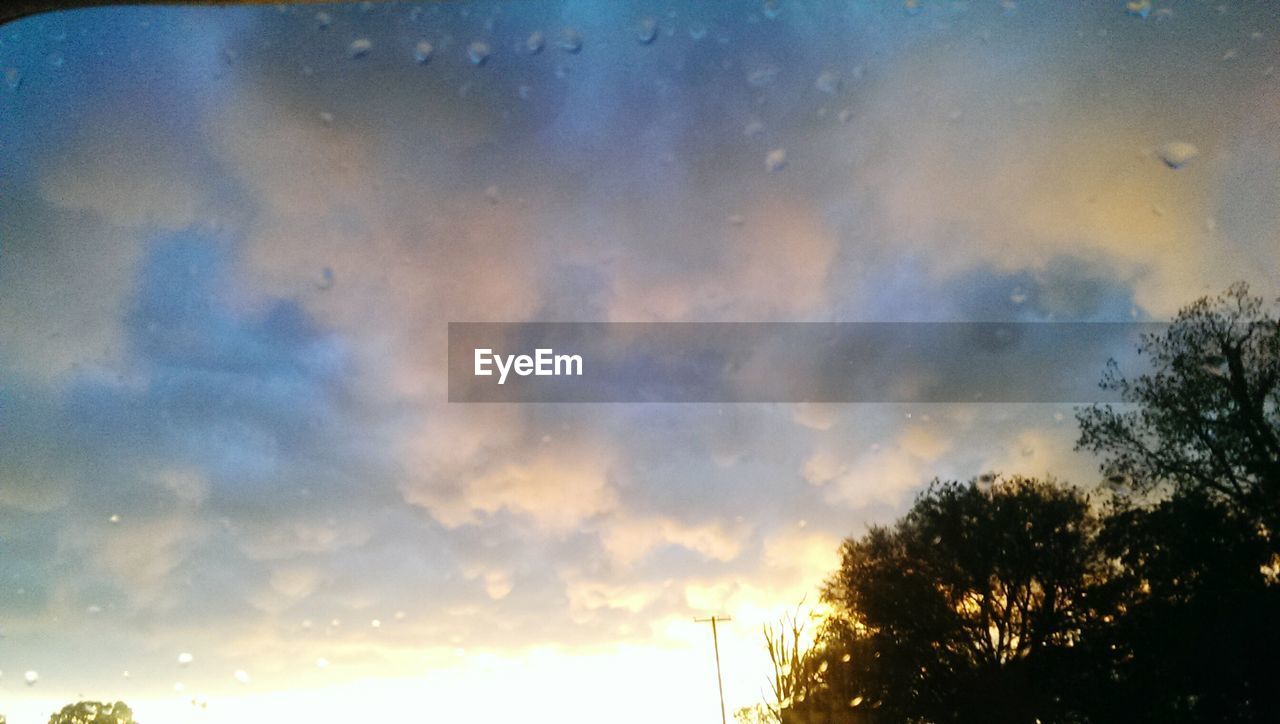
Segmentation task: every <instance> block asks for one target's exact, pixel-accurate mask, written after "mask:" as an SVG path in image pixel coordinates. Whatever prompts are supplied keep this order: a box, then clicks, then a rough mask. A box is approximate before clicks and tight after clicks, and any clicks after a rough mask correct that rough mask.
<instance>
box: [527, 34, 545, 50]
mask: <svg viewBox="0 0 1280 724" xmlns="http://www.w3.org/2000/svg"><path fill="white" fill-rule="evenodd" d="M546 44H547V39H546V37H545V36H544V35H543V34H542V31H540V30H535V31H533V32H532V33H530V34H529V38H528V40H525V41H524V49H525V50H526V51H527V52H528V53H529V55H537V54H538V53H541V52H542V49H543V48H544V47H545V46H546Z"/></svg>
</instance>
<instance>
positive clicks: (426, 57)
mask: <svg viewBox="0 0 1280 724" xmlns="http://www.w3.org/2000/svg"><path fill="white" fill-rule="evenodd" d="M433 52H435V48H433V47H431V43H428V42H427V41H425V40H419V41H418V44H417V45H415V46H413V59H414V61H416V62H418V63H426V62H428V61H430V60H431V54H432V53H433Z"/></svg>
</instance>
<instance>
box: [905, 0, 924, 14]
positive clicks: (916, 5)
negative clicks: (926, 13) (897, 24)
mask: <svg viewBox="0 0 1280 724" xmlns="http://www.w3.org/2000/svg"><path fill="white" fill-rule="evenodd" d="M902 9H903V10H904V11H906V13H907V15H918V14H919V13H920V9H921V8H920V0H905V2H903V3H902Z"/></svg>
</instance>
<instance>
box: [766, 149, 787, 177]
mask: <svg viewBox="0 0 1280 724" xmlns="http://www.w3.org/2000/svg"><path fill="white" fill-rule="evenodd" d="M764 166H765V168H766V169H768V170H769V172H770V173H772V172H774V171H781V170H782V169H784V168H786V167H787V151H786V149H785V148H775V149H773V150H772V151H770V152H769V154H768V155H767V156H765V157H764Z"/></svg>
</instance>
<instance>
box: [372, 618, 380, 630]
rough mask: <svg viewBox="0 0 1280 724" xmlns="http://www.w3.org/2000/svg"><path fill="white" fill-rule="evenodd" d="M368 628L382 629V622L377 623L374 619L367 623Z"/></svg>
mask: <svg viewBox="0 0 1280 724" xmlns="http://www.w3.org/2000/svg"><path fill="white" fill-rule="evenodd" d="M369 626H370V627H371V628H382V621H379V620H378V619H376V618H375V619H373V620H372V621H370V622H369Z"/></svg>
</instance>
